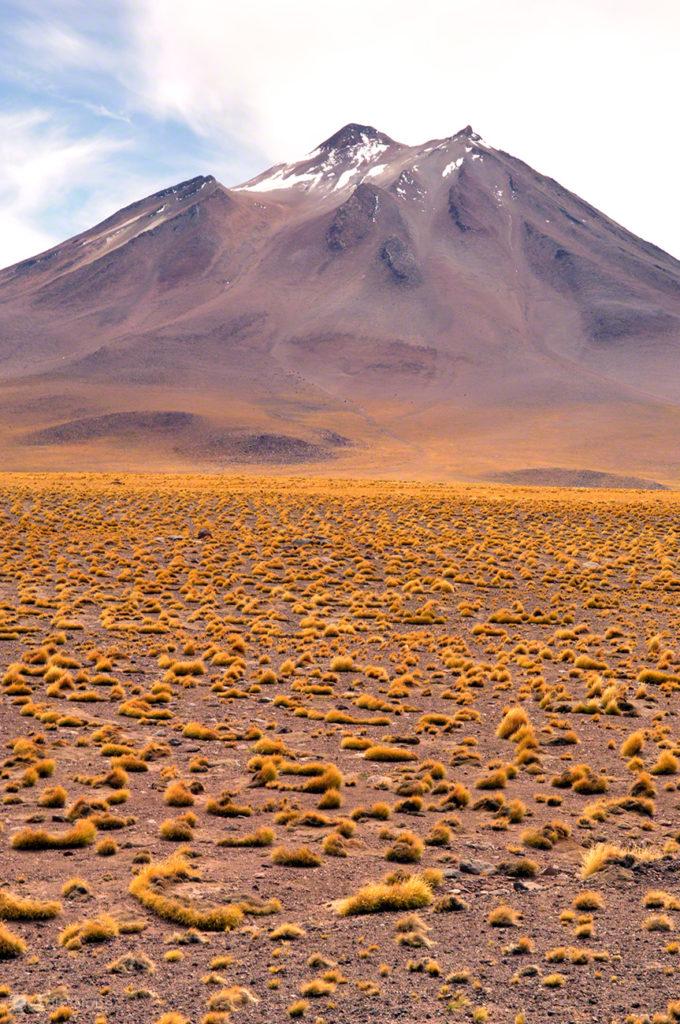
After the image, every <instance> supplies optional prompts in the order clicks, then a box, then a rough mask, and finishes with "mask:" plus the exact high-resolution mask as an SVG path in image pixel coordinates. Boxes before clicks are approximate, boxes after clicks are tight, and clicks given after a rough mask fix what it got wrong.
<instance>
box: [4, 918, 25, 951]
mask: <svg viewBox="0 0 680 1024" xmlns="http://www.w3.org/2000/svg"><path fill="white" fill-rule="evenodd" d="M26 949H27V946H26V943H25V942H24V940H23V939H22V938H20V937H19V936H18V935H15V934H14V932H11V931H10V930H9V928H6V927H5V925H4V924H1V923H0V960H14V959H15V958H16V957H19V956H23V954H24V953H25V952H26Z"/></svg>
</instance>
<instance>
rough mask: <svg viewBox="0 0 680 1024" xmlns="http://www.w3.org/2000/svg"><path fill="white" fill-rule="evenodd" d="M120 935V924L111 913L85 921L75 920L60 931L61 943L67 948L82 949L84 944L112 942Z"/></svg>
mask: <svg viewBox="0 0 680 1024" xmlns="http://www.w3.org/2000/svg"><path fill="white" fill-rule="evenodd" d="M118 935H120V925H119V923H118V921H116V920H115V918H113V917H111V915H110V914H100V916H99V917H93V918H89V919H86V920H84V921H75V922H74V923H73V924H69V925H67V926H66V928H64V929H63V930H62V931H61V932H60V933H59V945H60V946H63V947H64V948H65V949H70V950H75V949H80V948H81V947H82V946H83V945H93V944H97V943H100V942H110V941H111V940H112V939H115V938H116V937H117V936H118Z"/></svg>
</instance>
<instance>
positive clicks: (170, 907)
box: [129, 854, 243, 932]
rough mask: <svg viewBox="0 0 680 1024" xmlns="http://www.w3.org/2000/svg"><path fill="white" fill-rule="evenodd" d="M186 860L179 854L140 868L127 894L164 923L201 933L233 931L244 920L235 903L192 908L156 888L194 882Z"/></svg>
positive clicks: (178, 898) (193, 876) (192, 873)
mask: <svg viewBox="0 0 680 1024" xmlns="http://www.w3.org/2000/svg"><path fill="white" fill-rule="evenodd" d="M196 877H197V876H196V875H195V873H194V872H192V870H191V868H190V865H189V862H188V860H187V859H186V857H183V856H182V855H181V854H175V856H173V857H170V858H168V860H165V861H158V862H155V863H154V862H153V861H152V862H151V863H150V864H148V865H147V866H146V867H144V868H142V870H141V871H140V872H139V874H138V875H137V877H136V878H133V880H132V882H131V883H130V890H129V891H130V893H131V895H132V896H134V897H135V899H137V900H139V902H140V903H141V904H142V905H143V906H144V907H146V908H147V910H151V911H153V912H154V913H155V914H157V915H158V916H159V917H162V918H163V919H164V920H166V921H174V922H175V923H176V924H183V925H185V927H187V928H197V929H200V930H202V931H217V932H225V931H230V930H231V929H232V928H236V927H237V926H238V925H239V924H241V922H242V921H243V911H242V910H241V908H240V907H239V906H237V905H236V904H235V903H227V904H223V905H222V906H216V907H210V908H208V909H205V910H204V909H200V908H198V907H193V906H191V904H190V903H188V902H185V901H183V900H182V899H181V898H180V897H178V896H173V895H166V894H165V893H164V892H163V891H162V890H160V889H159V888H157V886H159V885H163V884H164V883H165V884H167V883H168V882H171V881H174V882H181V881H188V880H192V879H195V878H196Z"/></svg>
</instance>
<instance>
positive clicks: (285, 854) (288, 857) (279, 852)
mask: <svg viewBox="0 0 680 1024" xmlns="http://www.w3.org/2000/svg"><path fill="white" fill-rule="evenodd" d="M272 861H273V863H274V864H278V865H279V866H281V867H286V868H318V867H319V865H320V864H321V857H320V856H319V854H318V853H315V852H314V851H313V850H310V849H309V847H308V846H295V847H292V846H277V847H275V849H273V850H272Z"/></svg>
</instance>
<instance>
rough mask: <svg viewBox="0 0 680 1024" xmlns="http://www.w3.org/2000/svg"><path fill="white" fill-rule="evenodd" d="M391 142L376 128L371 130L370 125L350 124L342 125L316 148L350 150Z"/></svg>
mask: <svg viewBox="0 0 680 1024" xmlns="http://www.w3.org/2000/svg"><path fill="white" fill-rule="evenodd" d="M393 142H394V139H391V138H390V137H389V135H385V134H384V133H383V132H379V131H378V129H377V128H373V127H372V126H371V125H370V124H356V123H355V122H351V123H350V124H346V125H344V126H343V127H342V128H340V129H339V130H338V131H337V132H335V134H333V135H331V136H330V137H329V138H328V139H326V140H325V141H324V142H322V143H321V145H320V146H319V147H318V148H319V149H322V150H339V149H351V148H354V147H355V146H365V145H369V144H370V143H377V144H378V145H382V146H389V145H392V144H393Z"/></svg>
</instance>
